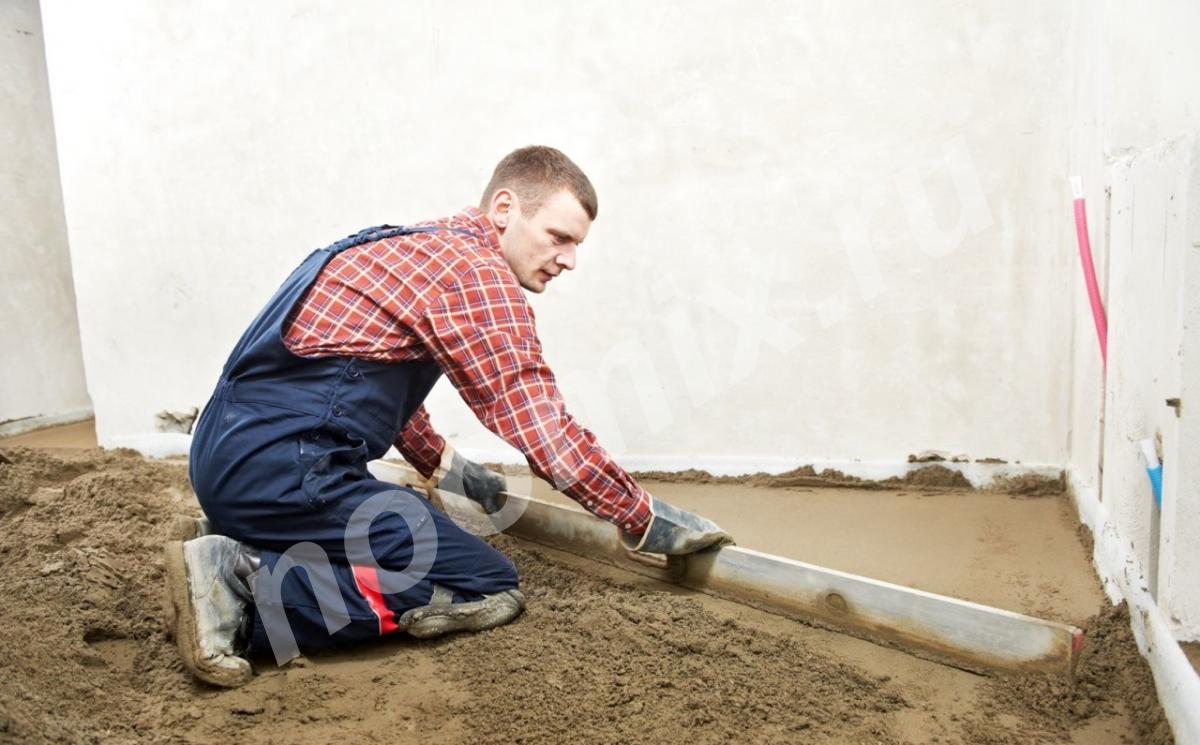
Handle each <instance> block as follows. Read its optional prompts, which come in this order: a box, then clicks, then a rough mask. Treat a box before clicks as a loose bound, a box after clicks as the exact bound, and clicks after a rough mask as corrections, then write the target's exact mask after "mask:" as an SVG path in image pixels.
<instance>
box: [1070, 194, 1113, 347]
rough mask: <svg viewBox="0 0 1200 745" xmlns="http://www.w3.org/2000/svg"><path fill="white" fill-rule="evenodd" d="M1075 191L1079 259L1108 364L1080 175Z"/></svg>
mask: <svg viewBox="0 0 1200 745" xmlns="http://www.w3.org/2000/svg"><path fill="white" fill-rule="evenodd" d="M1071 190H1072V191H1073V192H1074V193H1075V236H1076V238H1078V240H1079V261H1080V262H1081V263H1082V264H1083V281H1084V283H1085V284H1087V293H1088V300H1089V301H1090V302H1091V304H1092V320H1094V321H1095V322H1096V338H1097V339H1099V340H1100V360H1101V361H1102V362H1103V363H1104V366H1105V367H1107V366H1108V316H1107V315H1106V314H1105V313H1104V302H1103V301H1102V300H1101V299H1100V286H1099V285H1097V284H1096V266H1095V264H1093V263H1092V243H1091V241H1090V240H1088V228H1087V209H1086V205H1085V204H1084V200H1083V182H1082V181H1081V180H1080V179H1079V177H1078V176H1076V177H1074V178H1072V179H1071Z"/></svg>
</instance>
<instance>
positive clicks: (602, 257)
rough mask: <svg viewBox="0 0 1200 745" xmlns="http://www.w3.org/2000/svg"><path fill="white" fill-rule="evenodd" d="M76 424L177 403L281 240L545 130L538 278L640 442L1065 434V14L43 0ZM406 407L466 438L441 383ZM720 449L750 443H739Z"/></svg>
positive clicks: (472, 190) (751, 445)
mask: <svg viewBox="0 0 1200 745" xmlns="http://www.w3.org/2000/svg"><path fill="white" fill-rule="evenodd" d="M45 14H46V21H47V27H48V29H49V45H48V49H49V61H50V68H51V82H52V86H51V87H52V91H53V96H54V101H55V107H56V111H57V113H58V120H59V129H58V136H59V148H60V155H61V159H62V172H63V183H64V190H65V193H66V199H67V205H68V223H69V226H70V231H71V237H72V246H73V254H72V255H73V260H74V267H75V272H76V278H77V288H78V293H79V303H80V309H81V313H80V316H81V319H82V322H83V338H84V354H85V359H86V361H87V364H88V369H89V374H90V377H91V381H92V388H93V397H94V400H95V404H96V409H97V427H98V432H99V435H100V438H101V441H102V442H107V443H112V442H114V438H118V437H120V436H122V435H130V434H136V433H140V432H147V431H150V430H152V429H153V424H154V422H153V414H154V412H157V411H159V410H161V409H163V408H170V409H180V408H185V407H188V406H191V405H194V404H203V402H204V400H205V399H206V398H207V396H208V394H209V391H210V389H211V386H212V384H213V382H214V380H215V378H216V375H217V373H218V370H219V367H220V365H221V363H222V361H223V358H224V355H225V354H226V353H227V352H228V350H229V349H230V347H231V345H232V343H233V341H234V340H235V338H236V337H237V335H238V334H239V332H240V331H241V329H242V328H243V326H244V325H245V324H246V323H247V321H248V320H249V319H250V318H251V316H252V315H253V313H254V312H255V311H256V309H257V308H258V307H259V305H260V304H261V303H262V302H263V301H264V300H265V299H266V298H267V297H268V296H269V294H270V293H271V291H272V290H273V289H274V287H275V286H276V285H277V283H278V282H279V281H281V280H282V279H283V277H284V276H286V274H287V273H288V271H289V270H290V269H291V267H292V266H293V265H294V264H295V263H296V262H297V261H298V260H299V259H300V258H301V257H303V256H304V255H305V254H306V253H307V252H308V251H309V250H310V249H312V248H314V247H316V246H318V245H320V244H323V243H326V242H328V241H331V240H333V239H336V238H339V237H341V236H343V235H345V234H347V233H349V232H351V231H353V230H355V229H357V228H359V227H362V226H365V225H368V224H375V223H378V222H383V221H401V222H403V221H413V220H417V219H422V218H426V217H431V216H437V215H440V214H443V213H446V212H450V211H453V210H456V209H458V208H459V207H461V206H463V205H464V204H467V203H470V202H473V201H475V200H476V199H477V198H478V194H479V191H480V189H481V187H482V185H483V184H484V182H485V181H486V180H487V177H488V176H489V174H490V170H491V168H492V166H493V165H494V163H495V161H496V160H497V159H498V158H499V157H500V156H501V155H503V154H504V153H505V152H507V151H508V150H510V149H511V148H513V147H516V146H520V145H524V144H529V143H547V144H553V145H556V146H558V147H560V148H562V149H563V150H564V151H566V152H567V153H568V154H569V155H571V156H572V157H573V158H574V159H576V160H577V161H578V162H579V163H580V164H581V165H583V166H584V168H585V169H586V170H588V172H589V173H590V174H591V176H592V178H593V180H594V181H595V182H596V185H597V188H598V190H599V193H600V201H601V214H600V219H599V221H598V222H597V223H596V225H595V227H594V229H593V232H592V236H591V237H590V238H589V240H588V242H587V245H586V247H585V248H584V249H583V251H582V253H581V257H580V269H579V270H578V271H577V272H576V273H575V274H574V275H573V276H569V277H565V278H562V279H560V280H558V281H557V282H556V283H555V285H556V286H555V287H553V288H552V290H551V292H549V293H548V295H547V296H545V297H539V298H537V299H536V301H535V305H536V307H537V309H538V313H539V321H540V325H541V333H542V337H543V341H544V342H545V348H546V351H547V357H548V359H549V361H550V362H551V364H552V366H553V367H554V368H555V369H556V371H557V372H558V374H559V378H560V380H561V383H562V387H563V389H564V391H565V393H566V395H567V399H568V402H569V403H570V405H571V406H572V408H573V409H574V410H575V411H576V412H577V413H578V414H579V415H580V417H581V418H582V419H583V420H584V421H585V422H586V423H588V424H590V425H591V426H592V427H593V428H594V429H595V430H597V432H598V434H599V435H600V437H601V440H602V442H604V443H605V444H606V445H607V446H608V447H609V448H610V449H611V450H614V451H616V452H618V453H623V454H629V455H640V456H681V457H689V458H696V459H704V458H712V457H716V456H724V457H732V458H745V459H750V460H753V459H756V458H759V459H761V458H771V457H777V458H783V459H798V460H809V459H814V458H861V459H903V458H904V457H905V455H906V454H907V453H909V452H912V451H914V450H918V449H922V448H944V449H948V450H954V451H959V452H965V453H968V454H970V455H972V456H976V457H984V456H992V457H1001V458H1005V459H1009V460H1018V459H1019V460H1023V461H1026V462H1030V461H1035V462H1047V463H1061V462H1063V461H1064V460H1065V457H1066V441H1065V438H1064V437H1063V432H1064V431H1065V430H1066V428H1067V425H1068V420H1069V414H1070V412H1069V406H1070V395H1069V391H1070V388H1069V383H1068V380H1069V378H1068V374H1069V368H1070V354H1071V349H1070V345H1069V344H1068V343H1067V341H1066V338H1067V337H1066V333H1067V329H1068V327H1069V323H1070V312H1071V308H1072V300H1071V296H1070V289H1071V287H1070V284H1069V282H1070V271H1071V269H1073V266H1072V265H1071V264H1070V261H1071V260H1072V257H1071V256H1070V255H1067V254H1064V253H1063V252H1061V251H1055V250H1051V248H1050V247H1051V246H1052V245H1054V240H1053V239H1057V237H1058V236H1059V235H1060V233H1061V232H1062V226H1063V225H1064V224H1065V223H1066V222H1067V221H1068V220H1069V212H1068V211H1067V206H1066V205H1064V204H1063V203H1062V200H1061V199H1060V196H1061V194H1062V192H1063V189H1064V188H1065V186H1064V184H1065V180H1064V179H1065V175H1066V174H1065V173H1064V171H1063V167H1062V162H1063V159H1064V149H1065V146H1066V142H1065V124H1066V118H1065V117H1066V105H1065V103H1064V99H1065V95H1066V91H1067V81H1066V80H1063V79H1060V77H1059V76H1056V75H1053V74H1048V71H1053V70H1057V69H1063V68H1064V65H1065V64H1066V62H1067V59H1066V50H1065V48H1064V40H1065V38H1066V36H1067V31H1068V25H1069V21H1070V19H1069V17H1068V16H1069V13H1068V10H1067V9H1065V8H1059V7H1056V5H1055V4H1045V3H1038V2H1032V1H1029V2H1023V3H1017V4H1015V5H1013V4H999V3H997V4H995V5H994V6H992V7H980V6H978V5H976V4H966V3H960V2H938V3H923V4H919V5H914V4H905V5H895V6H891V5H887V4H882V5H881V4H879V3H874V2H855V3H837V4H832V3H830V4H817V3H810V4H804V5H800V6H797V5H796V4H794V3H775V4H768V5H762V6H757V9H756V11H755V12H752V13H751V12H747V9H746V6H745V5H744V4H741V3H733V2H718V1H715V0H708V1H707V2H700V3H666V4H659V3H655V4H650V3H635V2H627V3H623V4H616V5H614V4H613V3H601V2H589V3H571V4H557V5H548V4H545V3H534V2H471V3H467V4H465V5H464V4H456V5H453V6H451V5H446V4H442V3H432V2H424V3H405V4H400V3H389V2H382V1H381V0H376V1H375V2H369V3H358V4H353V5H351V6H346V5H344V4H336V3H332V2H325V3H309V4H305V5H304V6H297V5H296V4H294V3H291V2H282V1H277V2H268V3H254V4H245V3H235V2H231V1H230V2H223V3H222V2H218V3H205V4H203V5H200V6H195V5H187V6H184V5H176V4H161V3H123V4H104V5H103V6H100V5H95V4H82V3H70V2H63V1H61V0H48V1H47V2H46V7H45ZM431 408H432V410H433V411H434V418H435V422H437V423H438V424H439V426H440V427H441V428H442V429H443V430H444V431H445V432H446V433H447V434H449V435H451V436H453V437H455V439H456V440H457V442H458V444H459V445H460V446H465V447H468V448H472V447H474V448H493V447H495V446H496V442H497V441H496V440H494V439H493V438H491V437H490V436H489V435H487V434H486V433H484V432H483V431H482V428H480V427H479V426H478V425H477V424H476V423H474V422H473V420H472V419H471V417H470V414H469V413H468V412H467V411H466V409H465V407H464V406H462V405H461V403H459V402H457V396H456V395H455V393H454V392H453V391H452V390H449V389H448V387H447V386H446V384H444V383H443V384H442V385H440V386H439V388H438V390H437V391H436V392H435V394H434V396H433V398H432V400H431ZM747 462H749V460H748V461H747Z"/></svg>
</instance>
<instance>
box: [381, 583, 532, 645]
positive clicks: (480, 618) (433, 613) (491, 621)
mask: <svg viewBox="0 0 1200 745" xmlns="http://www.w3.org/2000/svg"><path fill="white" fill-rule="evenodd" d="M505 595H506V597H504V598H496V599H495V602H494V604H493V605H491V606H485V607H483V608H479V606H478V605H476V603H480V602H483V601H475V602H474V603H464V604H462V605H447V606H426V607H424V608H416V609H414V610H411V611H408V612H407V613H405V614H404V615H403V616H401V617H400V628H402V629H403V630H404V631H406V632H408V633H409V634H410V635H411V636H415V637H417V638H418V639H433V638H435V637H439V636H444V635H446V634H454V633H457V632H460V631H483V630H485V629H492V628H496V627H497V626H503V625H504V624H506V623H509V622H510V621H512V620H513V619H515V618H516V617H517V616H519V615H521V613H522V612H523V611H524V610H525V596H524V595H523V594H522V593H521V591H520V590H508V591H506V593H505ZM471 606H475V608H476V610H474V612H472V609H471Z"/></svg>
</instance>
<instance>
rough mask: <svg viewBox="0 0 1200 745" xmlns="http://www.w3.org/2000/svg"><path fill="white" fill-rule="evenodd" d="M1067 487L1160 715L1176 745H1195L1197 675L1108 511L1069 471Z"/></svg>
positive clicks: (1199, 735)
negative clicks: (1146, 670)
mask: <svg viewBox="0 0 1200 745" xmlns="http://www.w3.org/2000/svg"><path fill="white" fill-rule="evenodd" d="M1068 483H1069V484H1070V487H1071V493H1072V496H1073V497H1074V499H1075V505H1076V508H1077V509H1078V510H1079V519H1080V520H1081V521H1082V522H1083V523H1084V524H1085V525H1087V526H1088V528H1090V529H1091V531H1092V537H1093V540H1094V548H1093V551H1092V561H1093V562H1094V564H1095V566H1096V571H1097V573H1099V575H1100V579H1101V580H1102V581H1103V582H1104V589H1105V592H1107V593H1108V596H1109V598H1110V599H1111V600H1112V601H1113V602H1119V601H1120V600H1121V599H1124V600H1125V602H1126V603H1128V605H1129V618H1130V621H1131V623H1132V625H1133V636H1134V639H1136V640H1137V645H1138V650H1139V651H1140V652H1141V653H1142V656H1143V657H1145V658H1146V661H1147V662H1148V663H1149V664H1150V671H1151V673H1153V675H1154V686H1155V688H1156V689H1157V691H1158V700H1159V702H1160V703H1161V704H1162V707H1163V713H1164V714H1166V717H1167V721H1168V722H1169V723H1170V725H1171V730H1172V731H1173V732H1174V734H1175V741H1176V742H1178V743H1181V744H1182V743H1189V745H1192V744H1197V743H1200V675H1198V674H1197V673H1196V669H1195V668H1193V667H1192V664H1191V663H1190V662H1189V661H1188V659H1187V656H1186V655H1185V654H1184V653H1183V650H1182V649H1181V648H1180V646H1179V643H1178V642H1177V641H1176V640H1175V637H1174V635H1173V634H1172V633H1171V627H1170V625H1169V624H1168V623H1167V619H1166V616H1165V615H1164V614H1163V612H1162V610H1161V609H1160V608H1159V607H1158V603H1157V602H1155V600H1154V598H1153V596H1151V595H1150V593H1149V592H1148V591H1147V590H1146V589H1144V588H1145V587H1147V584H1146V581H1145V578H1144V573H1143V571H1142V568H1141V563H1140V562H1139V561H1138V560H1137V559H1136V558H1135V557H1134V555H1133V554H1132V553H1130V551H1129V549H1128V548H1127V544H1126V542H1125V541H1123V540H1121V537H1120V534H1119V533H1118V532H1117V527H1116V524H1115V523H1114V522H1113V521H1112V519H1111V517H1110V515H1109V513H1108V508H1107V507H1106V506H1105V505H1104V503H1103V502H1101V501H1100V500H1099V498H1098V497H1097V494H1096V490H1095V489H1094V488H1092V487H1090V486H1088V485H1086V484H1085V483H1084V482H1083V481H1082V479H1080V478H1079V476H1078V474H1077V473H1075V472H1074V471H1070V472H1069V473H1068Z"/></svg>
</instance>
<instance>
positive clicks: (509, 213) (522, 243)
mask: <svg viewBox="0 0 1200 745" xmlns="http://www.w3.org/2000/svg"><path fill="white" fill-rule="evenodd" d="M488 218H489V219H490V220H491V221H492V224H493V225H495V226H496V230H497V232H498V233H499V234H500V250H501V252H502V253H503V254H504V259H505V260H506V261H507V262H508V265H509V267H511V268H512V270H513V273H514V274H516V275H517V281H519V282H520V283H521V286H522V287H524V288H525V289H526V290H529V291H530V292H541V291H542V290H545V289H546V284H547V283H548V282H549V281H550V280H552V279H554V278H555V277H557V276H558V275H559V274H560V273H561V272H564V271H567V270H570V269H574V268H575V250H576V249H577V248H578V247H579V244H580V243H583V239H584V238H586V237H587V233H588V228H590V227H591V225H592V221H591V219H590V218H589V217H588V215H587V212H586V211H585V210H584V209H583V205H581V204H579V200H578V199H576V198H575V197H574V195H572V194H571V192H569V191H567V190H565V189H563V190H562V191H559V192H557V193H555V194H552V195H550V196H549V197H547V198H546V200H545V201H544V202H543V203H542V206H541V208H540V209H538V211H537V212H535V213H534V214H533V215H527V214H525V213H524V212H522V210H521V205H520V201H519V200H518V199H517V196H516V194H514V193H513V192H511V191H509V190H508V189H498V190H497V191H496V193H495V195H493V197H492V202H491V205H490V209H489V211H488Z"/></svg>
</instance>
